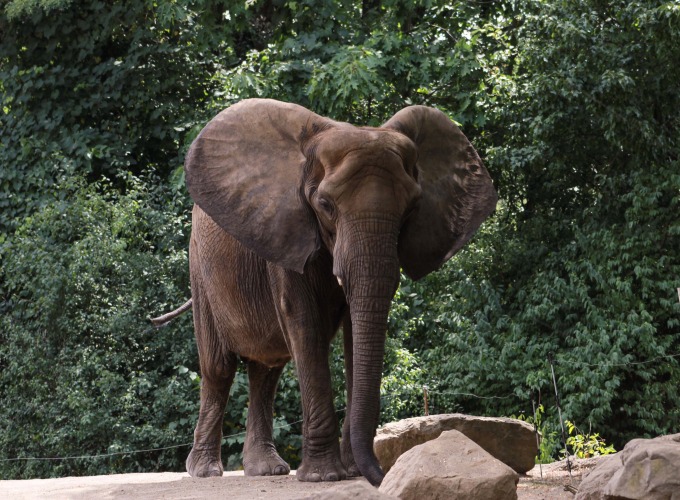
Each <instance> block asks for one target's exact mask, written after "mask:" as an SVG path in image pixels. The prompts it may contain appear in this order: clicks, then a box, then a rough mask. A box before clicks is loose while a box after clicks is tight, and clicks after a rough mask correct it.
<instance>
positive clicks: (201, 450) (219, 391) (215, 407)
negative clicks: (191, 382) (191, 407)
mask: <svg viewBox="0 0 680 500" xmlns="http://www.w3.org/2000/svg"><path fill="white" fill-rule="evenodd" d="M194 327H195V330H196V343H197V345H198V354H199V361H200V365H201V408H200V410H199V414H198V423H197V424H196V430H195V431H194V445H193V447H192V449H191V453H189V456H188V457H187V461H186V468H187V472H188V473H189V474H190V475H191V476H193V477H211V476H221V475H222V473H223V471H224V469H223V466H222V456H221V444H222V423H223V420H224V409H225V407H226V405H227V401H228V399H229V390H230V389H231V384H232V383H233V381H234V375H235V373H236V365H237V358H236V355H235V354H234V353H233V352H229V351H226V350H223V349H222V348H221V346H220V343H219V342H217V341H216V339H217V333H216V330H215V326H214V324H213V319H212V315H211V314H210V311H209V307H208V305H207V304H204V303H202V301H201V300H200V299H199V300H194Z"/></svg>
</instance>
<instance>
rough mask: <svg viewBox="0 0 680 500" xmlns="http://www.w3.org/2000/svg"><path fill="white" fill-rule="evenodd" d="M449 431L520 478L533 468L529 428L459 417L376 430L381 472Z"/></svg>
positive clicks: (510, 421)
mask: <svg viewBox="0 0 680 500" xmlns="http://www.w3.org/2000/svg"><path fill="white" fill-rule="evenodd" d="M448 430H457V431H459V432H462V433H463V434H465V435H466V436H467V437H468V438H470V439H472V440H473V441H474V442H475V443H477V444H478V445H479V446H481V447H482V448H484V450H486V451H487V452H488V453H490V454H491V455H493V456H494V457H496V458H497V459H498V460H500V461H501V462H503V463H504V464H506V465H509V466H510V467H512V468H513V469H514V470H515V471H516V472H519V473H520V474H523V473H525V472H527V471H529V470H531V469H532V468H533V467H534V465H535V458H536V455H537V453H538V448H537V446H536V435H535V434H534V429H533V427H532V426H531V425H529V424H527V423H526V422H522V421H521V420H516V419H512V418H489V417H473V416H470V415H462V414H459V413H453V414H448V415H430V416H427V417H415V418H407V419H405V420H400V421H399V422H392V423H389V424H387V425H385V426H384V427H382V428H381V429H378V432H377V435H376V437H375V440H374V441H373V450H374V451H375V455H376V457H377V458H378V461H379V462H380V465H381V466H382V468H383V471H385V472H388V471H389V470H390V468H391V467H392V465H394V463H395V462H396V461H397V458H399V456H400V455H401V454H402V453H404V452H406V451H408V450H410V449H411V448H413V447H414V446H416V445H418V444H421V443H425V442H426V441H430V440H431V439H435V438H437V437H439V435H440V434H441V433H442V432H443V431H448Z"/></svg>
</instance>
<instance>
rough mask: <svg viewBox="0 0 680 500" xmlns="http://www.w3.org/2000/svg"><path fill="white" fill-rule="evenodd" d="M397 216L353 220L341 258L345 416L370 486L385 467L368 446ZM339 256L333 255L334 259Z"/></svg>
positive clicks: (395, 275)
mask: <svg viewBox="0 0 680 500" xmlns="http://www.w3.org/2000/svg"><path fill="white" fill-rule="evenodd" d="M398 222H399V221H398V220H396V219H395V218H393V217H389V216H387V217H385V216H383V217H378V218H376V216H375V215H372V216H371V217H368V218H366V219H364V220H362V221H361V222H358V223H356V224H354V225H353V227H352V229H351V230H350V233H352V236H353V237H352V238H349V240H345V241H349V242H350V246H349V247H348V248H347V247H345V248H347V251H346V252H343V253H344V256H345V259H341V261H340V262H344V265H342V264H341V267H342V270H340V269H338V271H339V272H341V273H342V274H344V275H343V276H342V278H343V279H344V280H345V282H346V287H345V292H346V294H347V300H348V303H349V307H350V314H351V318H352V336H353V340H354V342H353V344H354V347H353V377H352V378H353V383H352V405H351V414H350V416H349V418H350V440H351V444H352V453H353V455H354V460H355V461H356V464H357V466H358V467H359V470H360V471H361V473H362V474H363V476H364V477H365V478H366V479H367V480H368V481H369V482H370V483H371V484H372V485H374V486H377V485H379V484H380V483H381V482H382V479H383V477H384V473H383V471H382V470H381V468H380V465H379V463H378V460H377V459H376V457H375V454H374V452H373V439H374V437H375V429H376V427H377V426H378V419H379V414H380V379H381V377H382V367H383V356H384V353H385V334H386V330H387V315H388V313H389V309H390V304H391V302H392V297H393V296H394V292H395V290H396V288H397V285H398V283H399V260H398V257H397V237H398V232H399V224H398ZM337 263H338V259H336V265H337Z"/></svg>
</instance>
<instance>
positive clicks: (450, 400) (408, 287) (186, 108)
mask: <svg viewBox="0 0 680 500" xmlns="http://www.w3.org/2000/svg"><path fill="white" fill-rule="evenodd" d="M0 33H2V37H1V38H0V89H1V92H0V100H1V104H0V130H2V134H1V135H0V259H2V260H1V264H2V270H1V271H0V312H1V313H2V315H1V316H0V326H1V330H0V340H1V342H0V408H2V410H0V459H2V458H10V457H17V456H23V457H26V456H65V455H78V456H80V455H83V454H100V453H105V452H118V451H128V450H132V449H147V448H156V447H160V448H162V447H165V446H175V445H181V444H185V443H188V442H190V441H191V433H192V428H193V425H194V422H195V418H196V409H197V405H198V381H199V374H198V368H197V366H196V361H197V360H196V354H195V347H194V344H193V339H192V335H191V319H190V314H187V315H185V316H184V317H182V318H180V319H179V320H177V321H176V322H175V323H174V324H173V325H171V326H170V327H168V328H167V329H164V330H161V331H151V330H150V329H149V328H148V325H147V322H146V320H145V318H146V317H147V316H149V315H152V314H153V313H156V312H158V313H160V312H164V311H167V310H170V309H173V308H174V307H176V306H177V305H178V304H180V303H182V302H183V301H184V300H185V299H186V297H187V296H188V295H189V290H188V279H187V266H186V240H187V234H188V231H189V227H188V219H187V216H186V208H187V207H188V205H189V200H188V197H187V195H186V192H185V191H184V189H183V187H182V186H183V170H182V158H183V154H184V151H185V150H186V148H187V147H188V145H189V144H190V142H191V140H192V139H193V138H194V137H195V136H196V134H197V133H198V131H199V130H200V128H201V126H202V124H203V123H205V121H206V120H207V119H208V118H209V117H210V116H212V115H213V114H214V113H215V111H216V109H218V108H220V107H223V106H225V105H228V104H231V103H233V102H235V101H237V100H240V99H243V98H246V97H271V98H276V99H281V100H286V101H291V102H296V103H299V104H302V105H305V106H308V107H310V108H311V109H313V110H314V111H316V112H317V113H320V114H324V115H329V116H331V117H333V118H335V119H338V120H346V121H351V122H354V123H358V124H369V125H379V124H380V123H382V122H383V121H384V120H386V119H387V118H389V117H390V116H391V115H392V114H393V113H394V112H396V111H398V110H399V109H401V108H402V107H403V106H405V105H408V104H426V105H431V106H436V107H438V108H439V109H441V110H443V111H444V112H446V113H447V114H449V116H451V117H452V118H454V119H455V120H456V121H458V122H459V123H460V124H461V125H462V128H463V130H464V131H465V133H466V134H467V135H468V137H470V138H471V139H472V140H473V142H474V144H475V146H476V147H477V149H478V150H479V151H480V153H481V154H482V157H483V158H484V160H485V162H486V164H487V166H488V168H489V170H490V172H491V174H492V177H493V179H494V181H495V183H496V185H497V187H498V190H499V193H500V197H501V200H500V202H499V205H498V210H497V212H496V214H495V216H494V217H493V218H492V219H491V220H489V221H487V222H486V223H485V224H484V225H483V227H482V229H481V230H480V232H479V233H478V234H477V235H476V236H475V239H474V241H473V242H472V243H471V244H470V245H468V246H467V247H466V248H465V249H464V250H463V251H462V252H461V253H460V254H458V255H457V256H456V257H454V259H453V260H452V261H450V262H449V263H448V264H446V265H445V266H444V268H443V269H442V270H441V271H440V272H438V273H435V274H432V275H430V276H428V277H426V278H425V279H423V280H421V281H420V282H417V283H414V282H411V281H410V280H408V279H406V278H402V284H401V287H400V288H399V290H398V292H397V295H396V297H395V302H394V305H393V308H392V314H391V317H390V323H389V332H388V343H387V355H386V361H385V367H384V381H383V386H382V388H381V391H382V397H383V401H382V403H383V411H382V416H381V418H382V419H383V421H386V420H391V419H396V418H401V417H407V416H415V415H421V414H422V412H423V388H422V387H423V385H427V386H428V387H429V393H430V395H431V408H430V409H431V411H435V412H445V411H465V412H470V413H479V414H491V415H507V414H513V413H514V414H519V413H520V412H524V413H527V412H528V411H529V409H530V405H529V402H530V394H531V393H538V394H542V398H539V400H540V404H542V408H545V413H540V415H541V422H540V424H539V427H540V428H541V431H542V433H543V435H544V440H543V444H542V445H541V460H545V459H547V457H548V456H550V455H554V453H555V452H556V451H557V450H558V447H559V445H557V441H558V440H557V438H556V429H557V426H558V424H557V417H556V415H555V412H554V410H553V408H554V404H553V403H554V400H553V399H552V394H554V392H553V388H552V380H551V376H550V368H549V365H548V363H547V355H548V353H551V352H552V353H554V354H555V357H556V360H557V364H556V366H555V370H556V374H557V382H558V387H559V390H560V396H561V399H562V410H563V413H564V414H565V416H566V417H567V418H568V419H569V420H570V421H573V422H583V421H589V422H592V425H593V427H594V428H596V429H599V430H602V432H604V433H606V435H607V436H608V437H610V438H611V440H612V442H613V443H614V444H615V445H616V446H617V447H620V446H621V445H622V444H623V443H625V442H626V441H627V440H628V439H630V438H632V437H644V436H651V435H656V434H661V433H667V432H674V431H676V430H677V428H678V426H680V411H679V410H678V408H680V394H679V393H678V387H680V364H679V361H680V358H678V357H677V354H679V353H680V319H678V318H680V304H678V302H677V292H676V288H677V287H678V286H679V285H678V282H677V276H679V275H680V255H679V254H678V252H677V250H676V249H677V248H680V225H679V224H678V217H677V213H678V212H679V211H680V206H679V205H680V174H679V172H680V164H679V161H680V160H679V158H680V155H679V153H678V152H679V149H680V148H679V144H678V138H679V137H680V116H679V115H678V113H677V112H676V110H677V109H678V108H679V107H680V102H679V99H680V66H679V65H678V64H677V61H678V60H680V8H679V7H678V3H677V2H676V1H665V0H653V1H645V2H642V1H633V2H623V1H619V0H611V1H607V2H602V1H599V0H577V1H569V2H567V1H557V2H546V1H543V0H522V1H514V0H507V1H505V0H504V1H500V2H458V3H453V4H452V3H451V2H444V1H439V0H428V1H416V2H412V1H405V0H384V1H381V2H373V1H363V2H358V1H355V0H322V1H317V0H315V1H312V0H296V1H288V0H285V1H284V0H267V1H255V2H241V3H234V2H223V1H221V0H162V1H153V2H152V1H144V2H134V3H132V4H129V3H127V4H125V5H122V4H118V3H116V2H106V1H94V2H88V3H87V4H83V5H81V4H80V3H77V2H71V1H69V0H12V1H8V2H5V3H4V4H3V6H2V10H0ZM128 172H130V173H131V174H128ZM168 186H170V187H168ZM342 358H343V356H342V347H341V341H337V342H335V343H334V347H333V352H332V353H331V367H332V371H333V374H334V392H335V401H336V407H337V408H339V409H342V408H343V407H344V387H343V385H344V377H343V375H342V370H343V359H342ZM294 370H295V367H294V366H293V365H291V366H289V367H288V368H287V369H286V371H285V373H284V376H283V377H282V380H281V385H280V389H279V396H278V397H277V400H276V402H275V425H276V426H277V429H276V430H275V437H276V438H277V440H278V442H279V443H280V447H279V449H280V451H281V452H282V455H283V456H284V458H286V459H287V460H289V461H290V462H291V463H292V464H293V465H295V464H296V463H297V462H296V461H297V460H299V453H300V437H299V434H300V427H299V423H295V422H298V421H299V420H300V418H301V415H300V404H299V391H298V387H297V382H296V380H295V376H294ZM19 381H21V382H19ZM246 405H247V377H246V375H245V372H244V371H243V370H240V371H239V373H238V374H237V377H236V381H235V383H234V388H233V389H232V395H231V403H230V405H229V407H228V410H227V414H226V416H225V427H224V435H225V442H224V447H223V457H224V462H225V464H226V465H227V466H228V468H234V467H238V466H239V464H240V455H239V454H240V448H241V444H242V441H243V434H242V432H243V431H244V425H245V414H246V413H245V412H246ZM338 415H339V418H343V414H342V411H339V413H338ZM289 424H293V425H292V426H291V425H289ZM582 434H583V433H580V432H579V433H578V435H582ZM586 436H587V435H586ZM597 439H599V438H595V441H597ZM590 441H592V439H590V438H587V439H586V438H584V441H583V442H584V444H585V443H587V442H590ZM598 442H599V441H598ZM187 452H188V447H178V448H170V449H168V450H164V451H154V452H147V453H140V454H134V455H132V454H128V455H125V454H122V455H115V456H113V457H106V458H97V459H92V460H82V459H78V460H69V461H64V462H54V463H48V462H14V461H13V462H0V475H2V477H3V478H16V477H38V476H49V475H65V474H84V473H108V472H117V471H132V470H181V469H182V467H183V461H184V458H185V457H186V454H187Z"/></svg>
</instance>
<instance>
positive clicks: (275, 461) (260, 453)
mask: <svg viewBox="0 0 680 500" xmlns="http://www.w3.org/2000/svg"><path fill="white" fill-rule="evenodd" d="M243 471H244V473H245V475H246V476H285V475H286V474H289V473H290V465H288V464H287V463H286V462H285V460H283V458H281V457H280V456H279V454H278V453H276V449H275V448H274V445H273V444H271V445H263V446H252V447H249V448H248V449H244V450H243Z"/></svg>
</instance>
